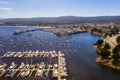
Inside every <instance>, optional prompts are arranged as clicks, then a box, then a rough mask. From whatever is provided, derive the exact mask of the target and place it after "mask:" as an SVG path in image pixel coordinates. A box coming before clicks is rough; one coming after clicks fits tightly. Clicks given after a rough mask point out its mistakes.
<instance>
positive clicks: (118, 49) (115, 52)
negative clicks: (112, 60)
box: [113, 44, 120, 54]
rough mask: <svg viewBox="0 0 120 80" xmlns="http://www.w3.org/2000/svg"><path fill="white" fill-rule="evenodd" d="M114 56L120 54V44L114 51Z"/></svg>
mask: <svg viewBox="0 0 120 80" xmlns="http://www.w3.org/2000/svg"><path fill="white" fill-rule="evenodd" d="M113 53H114V54H120V44H118V45H117V46H116V47H115V48H114V49H113Z"/></svg>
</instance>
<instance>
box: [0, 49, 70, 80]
mask: <svg viewBox="0 0 120 80" xmlns="http://www.w3.org/2000/svg"><path fill="white" fill-rule="evenodd" d="M15 55H16V56H15ZM20 55H22V56H20ZM50 57H51V58H54V59H53V60H55V61H53V62H52V63H51V59H49V62H48V61H38V62H39V63H38V62H34V60H32V58H43V59H44V58H50ZM8 58H19V59H22V60H24V59H23V58H25V60H26V62H25V61H23V62H16V61H14V62H11V63H10V64H7V63H4V64H1V65H0V71H1V74H0V77H1V79H3V78H7V77H12V78H13V79H14V78H15V79H19V78H20V77H31V76H32V77H39V79H43V80H44V78H48V79H49V78H50V80H66V78H67V76H68V73H67V68H66V62H65V56H64V54H63V53H61V52H60V51H59V52H56V51H55V50H53V51H39V50H37V51H28V52H7V53H6V54H5V55H4V56H1V60H2V61H4V62H5V60H6V59H8ZM29 58H30V60H29V61H31V62H29V61H28V60H27V59H29ZM8 60H9V59H8ZM33 79H34V78H33Z"/></svg>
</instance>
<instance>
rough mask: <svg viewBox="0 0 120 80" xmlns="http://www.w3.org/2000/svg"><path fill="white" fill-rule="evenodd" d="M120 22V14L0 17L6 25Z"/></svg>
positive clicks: (0, 20)
mask: <svg viewBox="0 0 120 80" xmlns="http://www.w3.org/2000/svg"><path fill="white" fill-rule="evenodd" d="M86 22H91V23H96V22H99V23H107V22H114V23H120V16H99V17H76V16H61V17H36V18H8V19H0V23H4V24H6V25H17V24H21V25H22V24H23V25H26V24H27V25H28V24H29V25H37V24H38V25H39V24H58V23H60V24H61V23H86Z"/></svg>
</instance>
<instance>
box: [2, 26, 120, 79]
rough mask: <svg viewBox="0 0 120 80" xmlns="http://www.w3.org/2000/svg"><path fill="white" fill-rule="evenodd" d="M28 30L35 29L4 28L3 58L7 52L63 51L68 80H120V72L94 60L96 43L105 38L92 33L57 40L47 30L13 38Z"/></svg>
mask: <svg viewBox="0 0 120 80" xmlns="http://www.w3.org/2000/svg"><path fill="white" fill-rule="evenodd" d="M26 29H32V28H27V27H13V26H7V27H5V26H1V27H0V55H3V54H4V53H5V52H7V51H27V50H33V51H35V50H48V51H49V50H53V49H54V50H57V51H58V50H60V51H62V52H64V53H65V56H66V62H67V69H68V73H69V80H120V72H116V71H113V70H111V69H108V68H105V67H102V66H100V65H99V64H98V63H97V62H96V61H95V59H96V51H95V50H94V49H93V43H94V42H96V41H97V40H98V39H102V37H99V36H96V35H92V34H90V33H80V34H75V35H72V36H63V37H58V36H56V35H54V34H53V33H50V32H44V31H34V32H28V33H23V34H20V35H12V33H13V32H14V31H16V30H26ZM68 41H71V43H68ZM29 45H32V46H29Z"/></svg>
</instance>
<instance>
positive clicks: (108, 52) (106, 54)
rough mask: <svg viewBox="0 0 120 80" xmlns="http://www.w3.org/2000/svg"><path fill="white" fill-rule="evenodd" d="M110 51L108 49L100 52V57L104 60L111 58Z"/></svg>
mask: <svg viewBox="0 0 120 80" xmlns="http://www.w3.org/2000/svg"><path fill="white" fill-rule="evenodd" d="M110 53H111V52H110V51H109V50H107V49H104V48H103V49H101V50H100V55H101V56H102V57H103V58H107V57H108V56H110Z"/></svg>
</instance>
